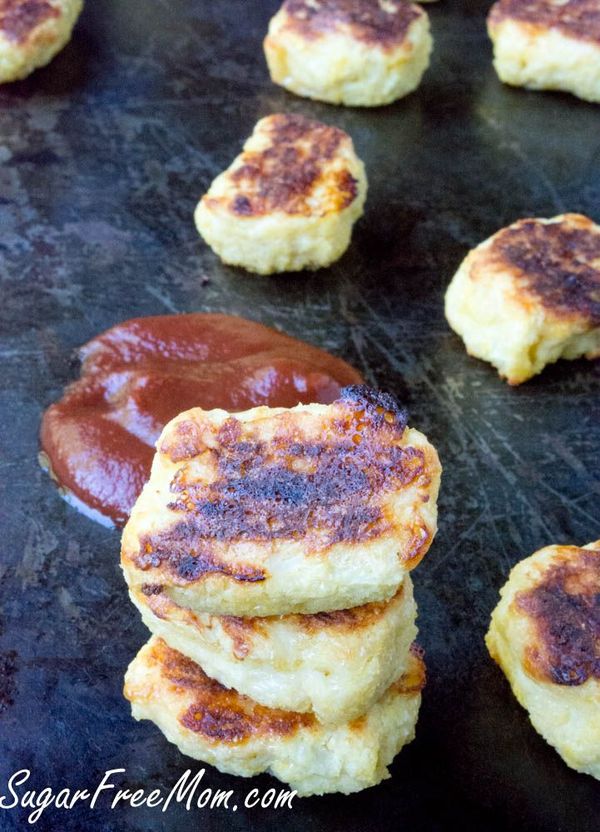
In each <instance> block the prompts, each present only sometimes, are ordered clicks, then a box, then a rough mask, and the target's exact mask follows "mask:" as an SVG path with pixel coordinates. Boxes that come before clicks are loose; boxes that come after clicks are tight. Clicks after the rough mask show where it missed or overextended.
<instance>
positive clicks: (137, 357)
mask: <svg viewBox="0 0 600 832" xmlns="http://www.w3.org/2000/svg"><path fill="white" fill-rule="evenodd" d="M79 359H80V361H81V377H80V378H79V379H78V380H77V381H75V382H73V383H72V384H71V385H69V387H67V389H66V390H65V393H64V395H63V397H62V399H61V400H60V401H59V402H56V404H53V405H51V406H50V407H49V408H48V409H47V410H46V412H45V413H44V417H43V419H42V427H41V437H40V438H41V445H42V455H41V457H42V464H44V465H45V466H46V467H48V469H49V470H50V472H51V474H52V476H53V477H54V478H55V479H56V480H57V481H58V483H59V485H60V486H61V488H62V489H63V491H64V492H65V493H66V495H67V497H68V498H69V499H70V500H71V501H72V502H73V503H74V504H75V505H77V506H78V507H79V508H81V509H83V510H87V512H88V513H89V514H90V516H92V517H94V518H95V519H98V520H101V521H102V520H103V521H104V522H107V521H112V522H113V523H115V524H116V525H117V526H122V525H124V523H125V522H126V521H127V518H128V516H129V513H130V511H131V509H132V507H133V504H134V503H135V501H136V499H137V497H138V495H139V494H140V491H141V490H142V487H143V485H144V483H145V482H146V480H147V479H148V477H149V475H150V466H151V463H152V458H153V456H154V445H155V442H156V440H157V439H158V437H159V435H160V432H161V431H162V429H163V427H164V425H165V424H166V423H167V422H168V421H169V420H170V419H172V418H173V417H174V416H176V415H177V414H178V413H181V412H182V411H184V410H188V409H189V408H191V407H202V408H204V409H205V410H210V409H212V408H223V409H224V410H229V411H240V410H246V409H247V408H250V407H255V406H257V405H263V404H266V405H270V406H272V407H293V406H294V405H296V404H298V403H299V402H301V403H305V404H308V403H310V402H320V403H322V404H329V403H330V402H332V401H334V400H335V399H336V398H337V397H338V394H339V392H340V390H341V388H342V387H344V386H346V385H348V384H357V383H360V382H361V381H362V379H361V376H360V374H359V373H358V372H357V371H356V370H354V369H353V368H352V367H351V366H350V365H349V364H346V362H345V361H342V360H341V359H339V358H335V357H334V356H332V355H329V353H327V352H324V351H323V350H320V349H317V347H313V346H311V345H310V344H306V343H304V342H303V341H299V340H297V339H296V338H291V337H289V336H287V335H283V334H281V333H280V332H277V331H275V330H274V329H270V328H269V327H266V326H262V325H261V324H257V323H254V322H253V321H247V320H245V319H244V318H237V317H233V316H231V315H212V314H203V313H193V314H189V315H162V316H157V317H150V318H134V319H132V320H130V321H125V322H124V323H122V324H118V325H117V326H114V327H112V329H109V330H107V331H106V332H104V333H102V334H101V335H98V336H97V337H96V338H93V339H92V340H91V341H89V342H88V343H87V344H85V345H84V346H83V347H81V349H80V350H79Z"/></svg>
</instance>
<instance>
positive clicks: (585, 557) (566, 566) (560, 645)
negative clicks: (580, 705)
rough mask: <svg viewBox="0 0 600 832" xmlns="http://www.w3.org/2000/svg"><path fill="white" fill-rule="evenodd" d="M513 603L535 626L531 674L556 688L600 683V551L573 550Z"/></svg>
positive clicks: (528, 662) (529, 655)
mask: <svg viewBox="0 0 600 832" xmlns="http://www.w3.org/2000/svg"><path fill="white" fill-rule="evenodd" d="M515 604H516V607H517V609H518V610H519V611H520V612H521V613H525V614H526V615H527V616H528V617H529V618H530V619H531V620H532V621H533V623H534V627H535V633H536V640H535V645H530V646H528V647H527V648H526V651H525V668H526V670H527V672H528V673H529V674H530V675H532V676H534V677H535V678H538V679H541V680H542V681H549V682H552V683H554V684H557V685H570V686H576V685H582V684H583V683H584V682H587V681H588V679H596V680H600V549H598V550H595V549H577V548H576V547H569V549H568V557H565V558H561V559H560V560H559V561H558V562H555V563H553V564H552V566H551V567H550V569H548V570H547V571H546V573H545V574H544V575H543V578H542V580H541V581H540V582H539V583H538V584H537V585H536V586H535V587H533V589H530V590H525V591H522V592H519V593H518V594H517V595H516V597H515Z"/></svg>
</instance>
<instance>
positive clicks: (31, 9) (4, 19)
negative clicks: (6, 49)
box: [0, 0, 60, 43]
mask: <svg viewBox="0 0 600 832" xmlns="http://www.w3.org/2000/svg"><path fill="white" fill-rule="evenodd" d="M57 17H60V10H59V9H57V8H56V7H55V6H53V5H52V4H51V3H48V2H47V0H0V34H3V35H4V36H5V37H6V38H7V39H8V40H10V41H12V42H13V43H24V42H25V41H26V40H27V38H28V37H29V35H30V34H31V33H32V32H33V31H34V29H36V28H37V27H38V26H39V25H40V24H41V23H44V22H45V21H46V20H50V19H51V18H57Z"/></svg>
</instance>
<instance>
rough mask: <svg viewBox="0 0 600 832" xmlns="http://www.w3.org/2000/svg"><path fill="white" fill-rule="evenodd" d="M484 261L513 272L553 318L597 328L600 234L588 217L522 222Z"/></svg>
mask: <svg viewBox="0 0 600 832" xmlns="http://www.w3.org/2000/svg"><path fill="white" fill-rule="evenodd" d="M486 257H490V258H491V259H492V261H493V262H494V263H495V264H498V266H500V267H502V266H508V267H509V268H511V269H512V270H516V271H517V285H518V287H519V289H522V290H524V291H525V292H526V293H529V294H530V295H532V296H533V297H534V298H536V300H537V301H538V302H540V303H541V304H542V305H543V306H544V307H545V308H546V309H547V310H548V311H550V312H552V313H553V314H554V315H555V316H557V317H561V318H566V319H569V318H573V317H577V318H579V319H584V320H586V321H588V322H589V324H590V326H592V327H595V326H598V325H600V231H599V230H598V228H597V226H595V225H594V223H593V222H592V221H591V220H589V219H588V218H587V217H584V216H580V215H577V214H570V215H566V220H565V221H561V222H551V223H542V222H539V221H538V220H535V219H526V220H521V221H520V222H518V223H515V225H514V226H510V227H509V228H506V229H504V230H503V231H500V232H499V233H498V234H497V235H496V237H495V239H494V240H493V242H492V245H491V247H490V249H489V250H488V252H486ZM475 268H476V267H475Z"/></svg>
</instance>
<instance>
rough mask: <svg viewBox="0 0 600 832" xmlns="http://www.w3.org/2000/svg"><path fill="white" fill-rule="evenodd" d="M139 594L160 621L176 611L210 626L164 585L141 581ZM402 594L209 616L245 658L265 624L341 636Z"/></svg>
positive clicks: (197, 623) (367, 622)
mask: <svg viewBox="0 0 600 832" xmlns="http://www.w3.org/2000/svg"><path fill="white" fill-rule="evenodd" d="M141 593H142V595H143V596H144V597H145V604H146V605H147V607H148V608H149V609H150V610H151V612H152V613H153V615H155V616H156V617H157V618H160V619H162V620H169V619H170V618H172V616H173V612H174V611H175V610H177V611H178V612H179V613H183V614H184V615H185V620H186V623H187V624H189V625H190V626H195V627H196V628H198V629H199V630H202V629H203V628H204V627H206V626H208V627H211V626H212V624H211V623H208V625H207V624H206V623H205V622H202V621H201V620H200V619H199V618H198V616H197V615H196V614H195V613H194V612H193V611H192V610H189V609H187V608H186V607H182V606H181V605H180V604H177V603H176V602H175V601H173V600H172V599H171V598H169V597H168V595H166V594H164V587H163V586H162V585H160V584H144V585H143V586H142V588H141ZM403 595H404V585H402V586H401V587H400V589H399V590H398V592H397V593H396V595H395V596H394V597H393V598H392V599H391V600H390V601H383V602H372V603H370V604H362V605H361V606H359V607H352V608H351V609H348V610H335V611H334V612H319V613H312V614H310V613H309V614H302V615H301V614H291V615H286V616H278V615H276V616H275V615H274V616H262V617H257V616H245V617H240V616H236V615H223V616H210V621H212V620H215V619H218V621H219V623H220V625H221V627H222V628H223V630H224V631H225V633H226V634H227V635H228V636H229V638H230V639H231V641H232V643H233V653H234V655H235V657H236V658H238V659H245V658H246V657H247V656H248V655H249V654H250V653H251V652H252V649H253V646H254V639H255V637H256V636H260V637H262V638H266V637H267V635H268V625H269V624H270V623H272V622H273V621H276V620H282V621H285V622H288V623H289V624H291V625H293V626H297V627H299V628H300V629H302V630H304V632H306V633H307V634H309V635H311V636H312V635H315V634H316V633H318V632H322V631H323V630H327V631H328V632H330V633H331V632H335V634H336V635H340V634H342V633H344V632H350V633H351V632H355V631H356V630H362V629H365V628H366V627H369V626H372V625H374V624H376V623H377V622H378V621H379V620H380V619H381V618H382V617H383V616H384V615H385V613H386V611H387V610H388V608H389V606H390V604H395V603H401V599H402V596H403Z"/></svg>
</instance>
